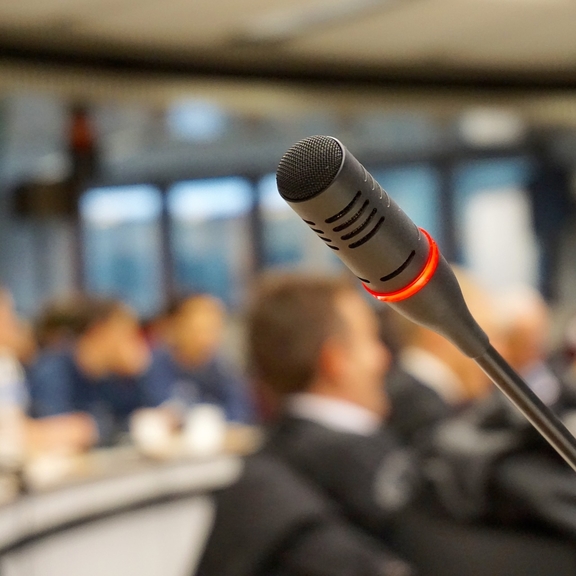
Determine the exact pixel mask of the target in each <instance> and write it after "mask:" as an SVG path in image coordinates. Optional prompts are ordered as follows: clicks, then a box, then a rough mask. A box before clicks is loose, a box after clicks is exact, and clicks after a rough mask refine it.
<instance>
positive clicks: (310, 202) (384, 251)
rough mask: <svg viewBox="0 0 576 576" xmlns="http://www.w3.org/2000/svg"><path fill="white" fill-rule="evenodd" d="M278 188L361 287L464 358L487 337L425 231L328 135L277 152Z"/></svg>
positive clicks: (482, 348)
mask: <svg viewBox="0 0 576 576" xmlns="http://www.w3.org/2000/svg"><path fill="white" fill-rule="evenodd" d="M276 181H277V184H278V190H279V192H280V195H281V196H282V198H284V200H286V201H287V202H288V204H289V205H290V206H291V207H292V208H293V209H294V211H295V212H297V213H298V215H299V216H300V217H301V218H302V219H303V220H304V222H306V224H308V226H309V227H310V228H311V229H312V230H313V231H314V232H316V234H318V236H319V237H320V239H321V240H322V241H323V242H324V243H325V244H326V245H327V246H328V248H330V249H331V250H333V251H335V252H336V254H337V255H338V256H339V257H340V259H341V260H342V261H343V262H344V264H346V266H347V267H348V268H349V269H350V270H351V271H352V272H353V273H354V274H355V276H356V277H358V278H359V280H360V281H361V282H362V283H363V285H364V287H365V288H366V290H367V291H368V292H369V293H370V294H372V295H373V296H375V297H376V298H378V299H379V300H382V301H384V302H387V303H388V304H389V305H390V306H391V307H392V308H394V309H396V310H397V311H398V312H400V313H402V314H404V315H405V316H407V317H408V318H410V319H411V320H413V321H414V322H417V323H418V324H422V325H423V326H426V327H427V328H430V329H432V330H434V331H436V332H439V333H440V334H442V335H443V336H445V337H446V338H447V339H448V340H450V341H451V342H452V343H453V344H455V345H456V346H457V347H458V348H459V349H460V350H461V351H462V352H463V353H464V354H466V355H467V356H470V357H471V358H477V357H479V356H482V355H483V354H484V353H485V352H486V350H487V349H488V347H489V345H490V343H489V340H488V336H486V334H485V333H484V331H483V330H482V329H481V328H480V326H478V324H477V323H476V321H475V320H474V318H473V317H472V315H471V314H470V312H469V310H468V307H467V306H466V303H465V301H464V298H463V296H462V292H461V291H460V286H459V285H458V281H457V280H456V277H455V276H454V273H453V272H452V269H451V268H450V266H449V265H448V263H447V262H446V260H444V258H443V257H442V256H441V255H440V253H439V251H438V247H437V245H436V243H435V242H434V240H433V239H432V238H431V236H430V235H429V234H428V233H427V232H426V231H425V230H423V229H420V228H417V227H416V225H415V224H414V223H413V222H412V221H411V220H410V219H409V218H408V216H406V214H405V213H404V212H403V211H402V210H401V209H400V208H399V207H398V205H397V204H396V203H395V202H394V200H392V198H390V196H388V194H387V193H386V192H385V191H384V189H383V188H382V187H381V186H380V185H379V184H378V182H376V181H375V180H374V178H373V177H372V176H371V175H370V174H369V173H368V172H367V171H366V169H365V168H364V166H362V164H360V162H358V160H356V158H355V157H354V156H353V155H352V154H351V153H350V152H349V151H348V150H347V149H346V148H345V147H344V145H343V144H341V143H340V142H339V141H338V140H336V139H335V138H331V137H328V136H312V137H310V138H305V139H304V140H302V141H300V142H298V143H297V144H295V145H294V146H293V147H292V148H290V150H288V152H286V154H285V155H284V157H283V158H282V160H281V161H280V165H279V166H278V171H277V173H276Z"/></svg>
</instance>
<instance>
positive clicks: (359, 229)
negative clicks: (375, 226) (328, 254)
mask: <svg viewBox="0 0 576 576" xmlns="http://www.w3.org/2000/svg"><path fill="white" fill-rule="evenodd" d="M367 203H368V202H366V204H367ZM376 212H378V210H376V208H373V209H372V212H370V214H368V218H366V220H364V222H362V224H360V226H357V227H356V228H354V230H352V232H348V234H344V236H342V240H350V239H351V238H354V236H358V234H360V232H362V230H364V228H366V226H368V224H370V221H371V220H372V218H374V216H375V215H376Z"/></svg>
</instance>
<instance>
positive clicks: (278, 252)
mask: <svg viewBox="0 0 576 576" xmlns="http://www.w3.org/2000/svg"><path fill="white" fill-rule="evenodd" d="M259 192H260V207H261V211H262V225H263V242H264V265H265V266H266V267H269V268H273V267H283V268H292V267H299V268H305V269H309V270H316V271H325V272H329V271H337V270H341V269H342V266H343V265H342V264H341V262H340V260H339V259H338V257H337V256H336V255H335V254H334V253H333V252H332V251H331V250H329V249H327V248H326V246H325V245H324V243H323V242H321V241H320V240H318V236H317V235H316V234H315V233H314V232H312V230H310V227H309V226H307V225H306V224H305V223H304V222H303V221H302V219H301V218H300V216H298V215H297V214H296V212H294V211H293V210H292V208H290V206H289V205H288V204H287V203H286V202H285V201H284V200H283V199H282V197H281V196H280V194H279V192H278V188H277V187H276V176H275V175H274V174H269V175H267V176H265V177H264V178H262V180H261V181H260V185H259Z"/></svg>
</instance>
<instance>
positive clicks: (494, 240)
mask: <svg viewBox="0 0 576 576" xmlns="http://www.w3.org/2000/svg"><path fill="white" fill-rule="evenodd" d="M529 176H530V165H529V162H528V160H526V159H523V158H505V159H491V160H476V161H473V162H467V163H465V164H463V165H462V166H460V168H459V169H458V170H457V171H456V180H455V193H456V197H455V215H456V226H457V234H458V239H459V244H460V246H461V247H462V261H463V263H464V265H465V266H467V267H469V268H470V269H471V270H472V271H473V272H474V273H475V274H476V275H477V276H478V277H480V278H482V280H483V281H484V282H486V283H487V285H488V286H489V287H491V288H493V289H499V288H505V287H506V286H508V285H511V284H515V283H528V284H535V283H536V281H537V248H536V240H535V237H534V233H533V231H532V223H531V214H530V204H529V200H528V197H527V195H526V192H525V186H526V183H527V180H528V178H529Z"/></svg>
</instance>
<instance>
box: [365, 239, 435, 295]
mask: <svg viewBox="0 0 576 576" xmlns="http://www.w3.org/2000/svg"><path fill="white" fill-rule="evenodd" d="M419 230H420V232H422V234H424V236H426V239H427V240H428V245H429V246H430V252H429V253H428V260H427V261H426V264H425V265H424V269H423V270H422V272H420V274H418V276H417V277H416V278H414V280H412V282H410V284H408V286H405V287H404V288H400V290H395V291H394V292H388V293H382V292H374V291H373V290H370V288H368V286H366V284H362V285H363V286H364V288H365V289H366V291H367V292H368V293H369V294H371V295H372V296H374V298H376V299H377V300H380V301H381V302H400V301H401V300H406V298H410V296H414V294H416V293H417V292H420V290H422V288H424V286H426V284H428V282H429V281H430V278H432V276H434V272H436V268H437V267H438V261H439V260H440V251H439V250H438V246H437V245H436V242H434V239H433V238H432V236H430V234H428V232H426V230H424V228H419Z"/></svg>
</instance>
